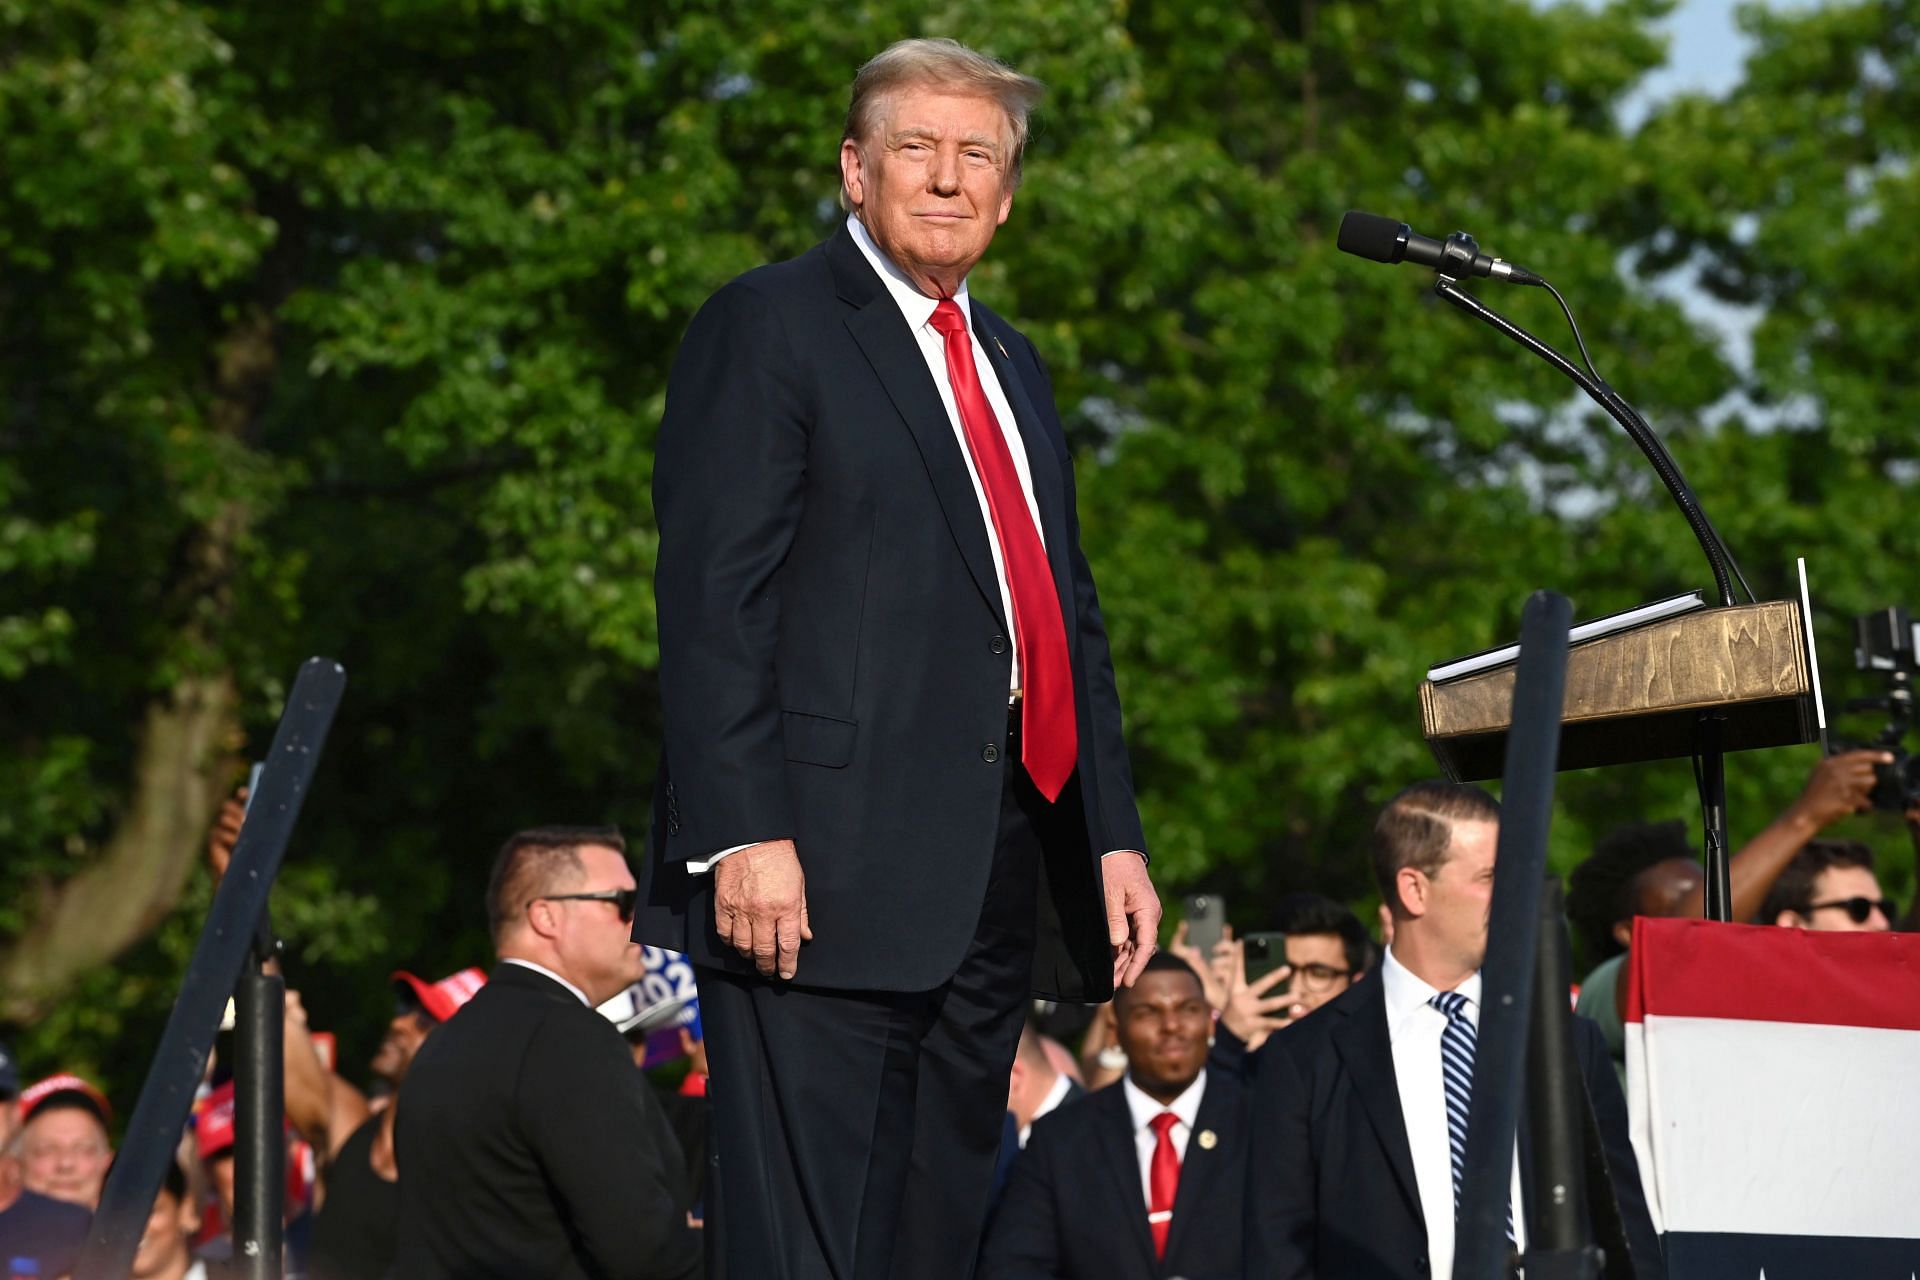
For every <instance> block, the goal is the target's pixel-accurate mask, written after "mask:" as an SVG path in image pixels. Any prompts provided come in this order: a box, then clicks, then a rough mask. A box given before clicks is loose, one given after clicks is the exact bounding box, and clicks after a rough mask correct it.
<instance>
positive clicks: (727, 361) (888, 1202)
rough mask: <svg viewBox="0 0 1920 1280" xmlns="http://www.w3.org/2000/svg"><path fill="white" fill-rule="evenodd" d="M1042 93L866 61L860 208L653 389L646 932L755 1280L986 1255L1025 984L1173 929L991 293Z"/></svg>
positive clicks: (947, 60) (1016, 358)
mask: <svg viewBox="0 0 1920 1280" xmlns="http://www.w3.org/2000/svg"><path fill="white" fill-rule="evenodd" d="M1039 91H1040V87H1039V85H1038V84H1037V83H1036V82H1035V81H1033V80H1031V79H1029V78H1027V77H1025V76H1021V75H1018V74H1016V73H1014V72H1012V71H1010V70H1008V69H1007V68H1005V67H1003V66H1001V65H1000V64H998V63H996V62H993V61H992V60H991V59H988V58H985V57H982V56H980V55H978V54H975V53H973V52H972V51H970V50H967V49H964V48H962V47H961V46H959V45H956V44H954V43H953V42H952V41H944V40H912V41H903V42H902V43H900V44H898V45H895V46H893V47H891V48H889V49H888V50H886V51H885V52H884V53H882V54H880V55H879V56H878V57H876V58H874V59H873V60H872V61H871V62H869V63H868V64H867V65H866V66H865V67H863V68H862V69H861V71H860V73H859V75H858V77H857V78H856V79H855V82H854V89H853V101H852V106H851V110H850V111H849V113H848V120H847V128H846V135H845V139H844V141H843V142H842V144H841V153H840V164H841V179H842V186H843V191H842V195H843V199H844V201H845V203H846V205H847V207H848V208H850V209H851V210H852V211H853V213H852V216H851V217H849V218H848V219H847V221H846V222H845V223H844V224H843V225H842V226H841V228H840V229H839V230H838V231H837V232H836V233H835V234H834V235H833V236H832V238H830V239H829V240H827V241H826V242H825V243H824V244H821V245H819V246H817V247H815V248H814V249H812V250H810V251H809V252H807V253H805V254H802V255H801V256H800V257H798V258H795V259H793V260H792V261H789V262H783V263H779V264H776V265H773V266H769V267H763V268H761V269H759V270H757V271H752V272H749V273H748V274H747V275H745V276H742V277H741V278H740V279H738V280H735V281H734V282H733V283H732V284H729V285H728V286H727V287H725V288H724V289H722V290H721V291H720V292H719V293H717V294H716V295H715V296H714V297H713V298H712V299H711V300H710V301H709V302H708V303H707V304H706V306H704V307H703V308H702V309H701V311H700V313H699V315H698V316H696V317H695V318H694V321H693V323H692V325H691V327H690V328H689V329H688V332H687V336H686V339H685V341H684V343H683V344H682V346H681V349H680V354H679V358H678V360H677V362H676V363H675V366H674V370H673V374H672V378H671V381H670V383H669V385H668V391H667V407H666V414H665V417H664V419H663V420H662V423H661V427H660V443H659V449H658V454H657V457H656V461H655V471H654V507H655V513H656V515H657V517H658V520H659V527H660V551H659V565H658V571H657V575H656V579H655V585H656V596H657V603H658V612H659V627H660V689H661V704H662V711H663V717H664V726H665V748H664V751H663V753H662V754H663V760H662V765H661V775H660V778H659V781H658V785H657V788H656V793H655V826H654V842H653V856H652V857H651V858H649V859H648V862H647V866H646V872H645V874H646V883H645V888H644V895H643V896H644V900H645V903H646V911H645V913H644V915H643V917H642V919H641V921H640V924H639V928H638V930H637V936H639V937H640V938H642V939H643V940H645V941H648V942H652V943H657V944H659V945H662V946H666V947H671V948H673V949H675V950H679V951H683V952H685V953H686V954H688V955H689V956H690V957H692V959H693V960H694V962H695V964H696V965H697V966H699V984H700V993H701V1001H702V1007H703V1017H704V1020H705V1024H706V1028H707V1033H708V1035H707V1040H708V1054H709V1057H710V1059H711V1062H712V1066H713V1080H712V1096H713V1099H714V1108H715V1111H714V1135H715V1139H716V1142H717V1144H718V1150H719V1156H720V1169H721V1179H722V1184H723V1187H724V1204H723V1207H722V1211H723V1212H724V1213H725V1215H726V1217H727V1232H726V1236H727V1240H726V1249H727V1256H728V1259H729V1263H730V1268H731V1270H732V1271H733V1273H734V1274H737V1275H752V1276H756V1277H761V1276H765V1277H773V1278H778V1277H784V1276H809V1277H810V1276H833V1277H838V1278H840V1280H846V1278H848V1277H855V1276H858V1277H863V1278H868V1277H870V1278H873V1280H880V1278H883V1277H886V1276H889V1275H897V1276H902V1277H912V1280H940V1278H941V1277H945V1276H956V1277H958V1276H963V1275H965V1274H966V1273H967V1271H968V1269H969V1268H970V1266H971V1261H972V1259H973V1257H974V1256H975V1254H976V1251H977V1249H978V1242H979V1233H980V1228H981V1224H982V1222H983V1221H984V1219H985V1216H986V1209H987V1198H988V1194H989V1190H990V1187H991V1182H992V1173H993V1164H994V1157H995V1154H996V1150H997V1146H998V1136H999V1132H1000V1127H1001V1121H1002V1118H1003V1115H1004V1103H1005V1096H1004V1090H1005V1088H1006V1080H1007V1075H1006V1073H1007V1068H1008V1064H1009V1062H1010V1061H1011V1059H1012V1056H1013V1050H1014V1043H1015V1039H1016V1037H1017V1036H1018V1034H1019V1029H1020V1016H1021V1007H1022V1005H1023V1004H1024V1002H1025V1000H1026V998H1027V996H1028V994H1029V992H1030V991H1031V992H1036V993H1040V994H1045V995H1050V996H1054V997H1057V998H1062V999H1069V1000H1104V999H1106V998H1107V997H1108V996H1109V995H1110V994H1111V992H1112V990H1113V987H1114V985H1115V984H1116V983H1125V982H1127V981H1130V980H1131V979H1132V977H1133V976H1134V975H1135V974H1137V972H1138V967H1139V965H1140V964H1142V963H1144V961H1145V959H1146V957H1147V955H1148V954H1150V953H1151V951H1152V949H1153V945H1154V938H1155V935H1156V930H1157V926H1158V923H1159V914H1160V908H1159V903H1158V900H1157V899H1156V898H1155V896H1154V892H1153V888H1152V885H1151V884H1150V883H1149V881H1148V877H1147V873H1146V854H1145V849H1146V841H1145V838H1144V837H1143V835H1142V833H1141V829H1140V819H1139V815H1138V814H1137V812H1136V811H1135V807H1134V800H1133V784H1132V779H1131V775H1130V771H1129V768H1128V764H1127V758H1126V747H1125V744H1124V742H1123V740H1122V736H1121V726H1120V706H1119V698H1118V695H1117V693H1116V689H1115V683H1114V676H1113V669H1112V664H1111V660H1110V657H1109V652H1108V644H1107V636H1106V629H1105V625H1104V623H1103V622H1102V620H1101V615H1100V608H1099V602H1098V598H1097V596H1096V593H1095V591H1094V584H1093V578H1092V575H1091V573H1090V572H1089V570H1088V568H1087V563H1086V560H1085V558H1084V557H1083V556H1082V555H1081V552H1080V545H1079V531H1078V521H1077V518H1076V516H1075V511H1074V489H1073V482H1072V477H1071V459H1070V458H1069V456H1068V453H1067V448H1066V442H1065V437H1064V435H1063V432H1062V428H1061V424H1060V421H1059V418H1058V417H1057V415H1056V414H1055V411H1054V407H1053V401H1052V394H1051V390H1050V388H1049V386H1048V382H1047V377H1046V374H1045V372H1044V371H1043V369H1042V367H1041V364H1040V358H1039V355H1038V353H1037V352H1036V351H1035V350H1034V348H1033V345H1032V344H1031V343H1030V342H1028V341H1027V339H1026V338H1025V337H1024V336H1023V335H1022V334H1021V333H1020V332H1019V331H1018V330H1016V329H1014V328H1013V327H1012V326H1010V325H1009V324H1007V323H1006V322H1005V321H1004V320H1002V319H1000V318H999V317H998V316H996V315H994V314H993V313H992V312H990V311H988V310H987V309H986V308H985V307H984V306H981V305H980V304H979V303H978V302H977V301H974V300H973V299H971V298H970V296H969V294H968V292H967V288H966V282H967V273H968V272H969V271H970V270H971V269H972V267H973V266H974V264H975V263H976V262H978V261H979V260H980V258H981V255H982V254H984V253H985V251H986V248H987V245H988V243H989V241H991V240H992V238H993V234H994V231H995V229H996V228H997V227H998V226H999V225H1000V223H1001V222H1003V221H1004V220H1005V219H1006V217H1007V215H1008V212H1009V211H1010V210H1011V208H1012V204H1013V193H1014V188H1015V185H1016V184H1017V181H1018V177H1019V172H1020V155H1021V149H1022V147H1023V145H1024V142H1025V138H1026V114H1027V110H1028V108H1029V107H1030V106H1031V105H1032V103H1033V102H1034V100H1035V99H1036V98H1037V96H1038V94H1039ZM803 944H804V946H803ZM734 1169H752V1170H754V1171H756V1173H757V1174H758V1175H759V1176H756V1177H754V1178H744V1177H735V1176H734V1175H733V1173H732V1170H734ZM896 1242H898V1244H899V1247H898V1248H896V1247H895V1246H896Z"/></svg>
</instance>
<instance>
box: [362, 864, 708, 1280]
mask: <svg viewBox="0 0 1920 1280" xmlns="http://www.w3.org/2000/svg"><path fill="white" fill-rule="evenodd" d="M623 849H624V842H623V841H622V839H621V837H620V834H619V833H618V832H616V831H612V830H610V829H593V828H576V829H567V828H545V829H541V830H538V831H532V832H522V833H521V834H520V835H517V836H515V837H514V838H513V839H512V840H509V841H508V842H507V845H506V847H505V848H503V849H502V850H501V853H500V857H499V859H498V860H497V861H496V862H495V864H494V873H493V881H492V884H491V885H490V887H489V889H488V914H489V916H490V917H491V923H492V926H493V937H494V948H495V950H496V951H497V952H498V953H499V956H500V964H499V966H498V967H496V968H495V969H494V971H493V974H492V975H491V976H490V977H489V978H488V980H487V985H486V986H485V987H483V988H482V989H481V990H480V992H479V994H477V995H475V996H474V998H473V999H472V1000H470V1001H468V1002H467V1004H466V1005H465V1006H464V1007H462V1008H461V1010H460V1012H459V1013H457V1014H455V1015H454V1016H453V1017H452V1018H451V1019H449V1020H448V1021H447V1022H445V1023H444V1024H442V1025H441V1026H440V1027H439V1028H438V1029H436V1030H435V1031H434V1033H433V1035H432V1036H431V1037H430V1038H429V1039H428V1040H427V1042H426V1043H425V1044H424V1045H423V1046H422V1047H421V1049H420V1052H419V1054H418V1055H417V1056H416V1057H415V1058H414V1061H413V1065H412V1067H411V1068H410V1069H409V1070H408V1072H407V1079H406V1082H405V1084H403V1085H402V1086H401V1090H400V1096H399V1098H398V1099H397V1100H396V1101H395V1104H394V1105H395V1106H397V1107H398V1108H399V1109H400V1110H399V1120H398V1125H397V1128H396V1131H395V1135H394V1140H395V1152H396V1158H397V1161H398V1164H399V1168H400V1228H399V1243H398V1247H397V1248H396V1250H395V1255H394V1260H393V1264H392V1266H391V1268H390V1269H389V1270H388V1272H387V1275H388V1276H389V1277H390V1280H435V1278H438V1277H444V1278H445V1280H482V1278H483V1277H497V1278H499V1280H522V1278H524V1280H534V1278H536V1277H538V1278H539V1280H554V1278H555V1277H583V1278H584V1277H594V1278H595V1280H600V1278H601V1277H629V1278H630V1280H642V1278H645V1280H684V1278H686V1277H693V1276H698V1275H699V1274H700V1271H701V1265H700V1245H699V1243H698V1237H697V1236H696V1235H695V1233H694V1232H693V1231H691V1230H690V1229H689V1227H688V1225H687V1207H688V1203H689V1199H690V1197H689V1195H688V1190H687V1187H686V1185H685V1184H686V1171H685V1168H684V1166H683V1163H682V1159H681V1154H680V1148H679V1145H678V1143H676V1142H675V1141H674V1137H673V1130H672V1128H671V1126H670V1125H669V1124H668V1121H667V1117H666V1115H665V1114H664V1113H663V1112H662V1111H661V1109H660V1104H659V1102H658V1101H657V1100H656V1099H655V1098H654V1096H653V1093H652V1091H651V1090H650V1089H649V1088H648V1087H647V1083H646V1080H645V1079H644V1078H643V1077H642V1076H641V1075H640V1073H639V1072H637V1071H635V1070H634V1069H633V1059H632V1058H631V1056H629V1054H628V1051H627V1044H626V1042H625V1041H624V1040H622V1039H621V1038H620V1033H619V1032H618V1031H616V1030H615V1029H614V1027H613V1024H612V1023H610V1022H608V1021H607V1020H606V1019H605V1018H604V1017H602V1016H601V1015H600V1014H599V1013H597V1012H596V1011H595V1005H596V1004H598V1003H600V1002H603V1001H605V1000H608V999H611V998H612V997H613V996H614V995H616V994H617V993H618V992H619V991H620V990H621V989H622V988H623V987H625V986H626V985H627V984H628V983H630V982H632V981H633V980H634V979H636V978H637V977H639V972H640V966H639V948H638V947H636V946H634V945H633V944H632V941H631V938H630V923H631V912H632V908H633V902H634V893H635V889H634V882H633V875H632V873H631V872H630V871H629V870H628V868H627V864H626V858H625V855H624V852H623Z"/></svg>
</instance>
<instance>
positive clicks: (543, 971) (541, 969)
mask: <svg viewBox="0 0 1920 1280" xmlns="http://www.w3.org/2000/svg"><path fill="white" fill-rule="evenodd" d="M500 963H501V964H517V965H519V966H520V967H521V968H522V969H531V970H533V971H534V972H535V973H537V974H539V975H540V976H541V977H543V978H552V979H553V980H554V981H555V982H557V983H559V984H560V985H561V986H563V987H565V988H566V989H567V990H569V991H571V992H573V994H574V995H576V996H578V997H580V1003H581V1004H583V1005H585V1006H587V1008H589V1009H591V1008H593V1001H591V1000H589V999H587V993H586V992H584V991H582V990H581V989H580V988H578V987H576V986H574V985H573V984H572V983H571V982H568V981H567V980H566V979H565V978H563V977H561V976H560V975H559V974H557V973H555V972H554V971H553V970H551V969H549V968H547V966H545V965H543V964H535V963H534V962H533V961H531V960H522V959H520V958H519V957H517V956H503V957H502V958H501V960H500Z"/></svg>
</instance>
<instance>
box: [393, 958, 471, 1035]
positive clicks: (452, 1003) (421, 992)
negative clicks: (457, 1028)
mask: <svg viewBox="0 0 1920 1280" xmlns="http://www.w3.org/2000/svg"><path fill="white" fill-rule="evenodd" d="M392 981H393V986H394V989H395V990H396V991H398V992H399V993H400V994H401V996H403V997H405V998H406V999H409V1000H412V1001H413V1002H414V1003H415V1004H417V1005H419V1006H420V1008H421V1010H422V1011H424V1012H425V1013H426V1015H427V1016H428V1017H429V1018H432V1019H433V1020H434V1021H435V1022H445V1021H446V1020H447V1019H448V1018H451V1017H452V1016H453V1015H454V1014H456V1013H458V1012H459V1011H460V1006H461V1005H463V1004H465V1003H466V1002H467V1001H469V1000H471V999H473V996H474V993H475V992H476V991H478V990H480V988H482V987H484V986H486V985H487V975H486V971H485V970H483V969H471V968H469V969H462V970H461V971H460V972H458V973H456V974H452V975H450V976H448V977H445V978H442V979H440V981H438V982H423V981H421V980H420V979H419V978H416V977H414V976H413V975H412V974H410V973H408V972H407V971H406V970H404V969H401V970H398V971H396V972H395V973H394V975H393V979H392Z"/></svg>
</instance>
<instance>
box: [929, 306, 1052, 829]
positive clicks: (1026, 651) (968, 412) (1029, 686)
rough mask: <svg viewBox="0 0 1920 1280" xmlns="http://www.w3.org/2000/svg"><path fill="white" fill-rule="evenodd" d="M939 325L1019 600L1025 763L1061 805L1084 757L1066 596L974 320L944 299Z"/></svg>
mask: <svg viewBox="0 0 1920 1280" xmlns="http://www.w3.org/2000/svg"><path fill="white" fill-rule="evenodd" d="M932 324H933V327H934V328H935V329H936V330H938V331H939V332H940V334H941V336H942V337H943V338H944V339H945V340H946V348H947V378H948V380H949V381H951V382H952V384H953V398H954V402H955V403H956V404H958V405H959V406H960V426H961V428H962V429H963V430H964V432H965V434H966V437H967V452H969V453H971V454H972V455H973V466H974V470H975V471H977V472H978V473H979V475H980V485H981V487H982V488H984V489H985V490H986V492H987V510H988V511H989V512H990V513H991V514H992V516H993V532H994V537H995V538H996V539H997V540H998V541H999V543H1000V557H1001V561H1002V563H1003V564H1004V565H1005V566H1006V571H1007V594H1008V595H1010V596H1012V597H1013V634H1014V637H1015V642H1016V643H1017V644H1018V645H1019V647H1020V684H1021V705H1020V762H1021V763H1022V764H1024V765H1026V767H1027V773H1028V775H1029V776H1031V777H1032V778H1033V785H1034V786H1036V787H1038V788H1039V790H1040V794H1041V795H1043V796H1045V797H1046V798H1047V799H1048V800H1049V801H1052V800H1057V799H1059V797H1060V791H1061V789H1062V788H1063V787H1065V786H1066V785H1067V779H1068V778H1070V777H1072V776H1073V766H1074V761H1075V759H1076V758H1077V757H1078V755H1079V751H1080V745H1079V731H1078V729H1077V728H1076V727H1075V724H1074V717H1073V668H1072V667H1071V666H1070V665H1069V664H1068V662H1067V629H1066V624H1065V623H1063V622H1062V621H1061V619H1060V595H1059V592H1058V591H1057V590H1056V589H1055V587H1054V581H1053V569H1052V567H1051V566H1050V565H1048V563H1047V550H1046V547H1045V546H1044V545H1043V544H1042V543H1041V541H1040V531H1039V530H1038V529H1037V528H1035V527H1034V523H1033V513H1032V512H1031V511H1030V510H1029V509H1028V508H1027V499H1026V495H1025V493H1023V492H1022V491H1021V488H1020V473H1019V472H1018V471H1016V470H1015V469H1014V465H1013V454H1012V452H1011V451H1009V449H1008V448H1007V437H1006V435H1005V433H1004V432H1002V431H1001V430H1000V424H999V421H998V420H997V419H995V417H994V416H993V408H992V406H990V405H989V404H988V403H987V393H986V392H985V391H983V390H982V389H981V387H980V374H979V371H978V370H977V369H975V368H974V364H973V339H972V337H971V336H970V335H969V334H968V333H967V319H966V317H965V316H963V315H961V314H960V307H959V304H957V303H956V302H954V300H953V299H952V298H943V299H941V301H940V305H939V306H937V307H935V308H934V309H933V320H932Z"/></svg>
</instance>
